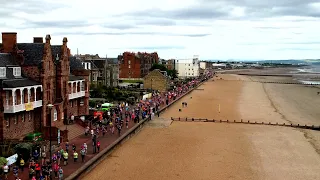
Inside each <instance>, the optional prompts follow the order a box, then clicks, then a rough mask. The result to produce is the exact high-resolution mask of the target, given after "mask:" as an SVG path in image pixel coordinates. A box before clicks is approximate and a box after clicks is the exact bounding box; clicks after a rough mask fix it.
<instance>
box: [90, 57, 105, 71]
mask: <svg viewBox="0 0 320 180" xmlns="http://www.w3.org/2000/svg"><path fill="white" fill-rule="evenodd" d="M91 62H92V63H93V64H94V66H95V67H96V68H99V69H104V65H105V64H106V63H107V59H102V58H101V59H92V60H91Z"/></svg>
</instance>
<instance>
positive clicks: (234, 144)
mask: <svg viewBox="0 0 320 180" xmlns="http://www.w3.org/2000/svg"><path fill="white" fill-rule="evenodd" d="M220 77H221V78H222V80H216V81H209V82H206V83H205V84H204V85H202V86H201V87H200V88H199V89H203V90H195V91H193V92H192V93H191V94H189V95H188V96H186V97H184V98H183V99H182V100H181V101H180V102H178V103H176V104H174V105H173V106H172V107H171V108H169V109H168V110H167V111H166V112H165V113H164V114H162V115H161V118H159V119H156V120H155V121H158V122H160V123H161V122H162V121H164V119H167V120H169V119H170V118H171V117H198V118H208V119H229V120H240V119H244V120H252V121H260V122H261V121H263V122H269V121H271V122H279V123H280V122H286V123H287V122H297V123H299V122H304V123H305V122H308V123H317V122H318V121H317V120H319V115H318V114H317V113H318V111H317V110H316V109H317V108H316V106H318V107H319V105H320V104H319V102H318V101H317V100H316V97H315V96H313V90H310V89H308V90H306V89H304V87H301V88H300V87H295V88H297V89H298V90H296V91H295V90H292V89H293V88H292V87H291V88H290V87H289V86H288V85H283V86H286V87H282V85H280V86H277V85H272V84H261V83H254V82H246V81H239V79H240V80H248V81H249V80H250V78H248V77H243V76H236V75H219V78H220ZM225 80H237V81H225ZM301 91H302V92H303V93H301ZM299 92H300V93H299ZM283 93H285V95H286V96H284V95H283ZM294 93H296V94H294ZM298 95H300V96H309V95H312V96H313V97H311V98H303V97H297V96H298ZM292 96H294V98H293V100H288V99H287V98H290V97H292ZM319 97H320V96H319ZM318 99H320V98H318ZM183 101H186V102H188V107H187V108H183V109H182V112H179V111H178V109H179V108H181V102H183ZM307 101H311V102H307ZM219 104H220V113H219V108H218V107H219ZM302 106H303V107H304V108H303V109H302V108H300V109H299V107H302ZM311 106H312V107H311ZM313 106H315V107H313ZM306 114H309V115H308V116H307V115H306ZM298 117H307V118H298ZM302 119H303V120H302ZM304 119H306V120H304ZM301 124H303V123H301ZM319 137H320V136H319V134H318V133H317V132H311V131H307V130H304V131H302V130H296V129H293V128H286V127H273V126H272V127H271V126H262V125H261V126H260V125H246V124H219V123H208V122H207V123H197V122H176V121H175V122H173V123H172V124H171V125H170V126H169V127H167V128H156V127H153V126H147V127H145V128H144V129H143V130H142V131H141V132H140V133H139V134H138V135H136V136H135V137H133V138H132V139H130V140H129V141H127V142H126V143H125V144H123V145H122V147H120V148H118V149H117V150H116V151H115V152H113V153H112V155H111V156H110V157H108V158H106V159H105V160H104V161H102V162H101V164H100V165H98V166H97V167H96V168H95V169H93V170H92V171H90V173H89V174H88V175H87V176H86V177H84V178H83V179H101V180H103V179H118V180H122V179H133V180H135V179H141V180H147V179H148V180H149V179H159V180H160V179H168V180H170V179H172V180H175V179H186V180H188V179H190V180H191V179H192V180H194V179H201V180H202V179H208V180H212V179H254V180H256V179H320V174H319V173H318V172H319V170H320V157H319V154H318V153H317V147H318V145H317V144H318V142H320V139H319Z"/></svg>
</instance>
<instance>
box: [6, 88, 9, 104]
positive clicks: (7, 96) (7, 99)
mask: <svg viewBox="0 0 320 180" xmlns="http://www.w3.org/2000/svg"><path fill="white" fill-rule="evenodd" d="M9 98H10V95H9V91H6V105H7V106H9Z"/></svg>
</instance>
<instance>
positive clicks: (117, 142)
mask: <svg viewBox="0 0 320 180" xmlns="http://www.w3.org/2000/svg"><path fill="white" fill-rule="evenodd" d="M203 83H204V82H201V83H200V84H199V85H198V86H196V87H194V88H192V89H190V90H189V91H188V92H186V93H184V94H183V95H181V96H180V97H178V98H177V99H176V100H174V101H172V102H170V103H169V104H168V105H167V106H165V107H163V108H161V109H160V113H161V112H162V111H164V110H166V109H167V108H168V107H170V106H171V105H172V104H174V103H175V102H177V101H179V100H180V99H181V98H183V97H184V96H185V95H187V94H189V93H190V92H192V91H193V90H195V89H197V88H198V87H199V86H201V85H202V84H203ZM149 120H150V118H146V119H143V120H142V121H141V122H140V123H138V124H136V125H135V126H133V127H132V128H131V129H129V130H128V131H127V132H125V133H124V134H123V135H121V136H120V137H119V138H118V139H117V140H115V141H114V142H113V143H112V144H110V145H109V146H108V147H107V148H105V149H103V150H101V151H100V153H98V154H97V155H96V156H94V157H93V158H92V159H90V160H89V161H87V162H86V163H85V164H84V165H83V166H81V167H80V168H79V169H78V170H76V171H75V172H74V173H72V174H71V175H70V176H68V177H67V178H66V180H76V179H81V176H83V175H85V174H86V173H87V172H89V171H90V170H91V169H93V168H94V167H95V166H97V165H98V164H99V163H100V162H101V161H102V160H104V159H105V158H106V157H107V156H108V155H109V154H110V153H112V151H113V150H114V149H115V148H116V147H118V146H119V145H121V143H123V142H125V141H126V140H128V139H129V138H130V137H132V136H133V135H135V134H136V133H138V132H139V131H140V130H141V129H142V128H143V126H144V125H145V124H146V123H147V122H148V121H149Z"/></svg>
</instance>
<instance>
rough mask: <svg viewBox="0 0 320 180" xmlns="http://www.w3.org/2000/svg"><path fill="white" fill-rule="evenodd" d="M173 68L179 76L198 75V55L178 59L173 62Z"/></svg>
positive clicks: (190, 76)
mask: <svg viewBox="0 0 320 180" xmlns="http://www.w3.org/2000/svg"><path fill="white" fill-rule="evenodd" d="M175 69H176V70H177V71H178V77H179V78H192V77H198V76H199V75H200V71H199V70H200V63H199V58H198V56H194V57H193V58H192V59H178V60H176V62H175Z"/></svg>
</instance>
